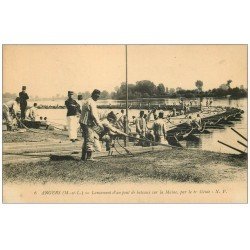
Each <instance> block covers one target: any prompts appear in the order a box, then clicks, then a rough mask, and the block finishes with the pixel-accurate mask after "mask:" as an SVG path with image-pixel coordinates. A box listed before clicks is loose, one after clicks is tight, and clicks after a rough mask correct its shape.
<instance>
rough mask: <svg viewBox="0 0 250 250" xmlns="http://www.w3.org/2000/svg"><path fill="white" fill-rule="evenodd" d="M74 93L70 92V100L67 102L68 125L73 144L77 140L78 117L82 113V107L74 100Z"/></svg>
mask: <svg viewBox="0 0 250 250" xmlns="http://www.w3.org/2000/svg"><path fill="white" fill-rule="evenodd" d="M73 95H74V92H73V91H68V99H67V100H66V101H65V106H66V108H67V110H68V111H67V123H68V131H69V139H70V140H71V141H72V142H75V141H76V140H77V129H78V125H79V124H78V118H77V115H78V114H79V113H80V105H79V104H78V103H77V101H76V100H74V99H73Z"/></svg>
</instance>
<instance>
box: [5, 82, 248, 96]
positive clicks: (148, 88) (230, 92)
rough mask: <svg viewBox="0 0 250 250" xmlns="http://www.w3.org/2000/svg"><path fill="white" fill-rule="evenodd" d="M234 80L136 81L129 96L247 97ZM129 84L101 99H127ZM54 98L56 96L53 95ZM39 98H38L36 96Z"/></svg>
mask: <svg viewBox="0 0 250 250" xmlns="http://www.w3.org/2000/svg"><path fill="white" fill-rule="evenodd" d="M232 82H233V81H232V80H227V82H226V83H222V84H221V85H220V86H219V87H218V88H213V89H210V90H207V91H203V86H204V84H203V81H201V80H197V81H196V82H195V83H194V87H195V88H194V89H191V90H190V89H182V88H181V87H177V88H168V87H165V85H164V84H163V83H159V84H155V83H153V82H151V81H149V80H142V81H137V82H136V83H129V84H128V96H129V99H130V100H134V99H140V98H180V97H185V98H198V97H218V98H222V97H226V96H230V97H231V98H242V97H247V89H245V88H244V87H243V85H241V86H240V87H234V88H232V87H231V83H232ZM126 93H127V86H126V83H124V82H123V83H121V85H120V87H116V88H115V91H113V92H108V91H107V90H102V91H101V96H100V99H103V100H105V99H114V100H124V99H126ZM78 95H82V97H83V99H87V98H89V97H90V95H91V93H90V92H89V91H85V92H79V93H78ZM3 97H4V98H14V97H16V94H11V93H4V94H3ZM53 98H54V97H53ZM65 98H67V97H66V96H65V97H64V98H63V97H60V96H59V94H57V96H56V97H55V99H65ZM36 99H37V98H36Z"/></svg>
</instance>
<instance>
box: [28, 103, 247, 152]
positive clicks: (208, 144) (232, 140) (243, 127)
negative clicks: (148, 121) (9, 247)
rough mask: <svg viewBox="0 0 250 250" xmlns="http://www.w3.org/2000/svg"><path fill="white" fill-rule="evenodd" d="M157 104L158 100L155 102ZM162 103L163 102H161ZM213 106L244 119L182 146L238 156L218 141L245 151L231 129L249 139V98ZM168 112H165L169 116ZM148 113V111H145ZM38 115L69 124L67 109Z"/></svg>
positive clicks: (131, 112) (60, 124)
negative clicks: (228, 109) (232, 109)
mask: <svg viewBox="0 0 250 250" xmlns="http://www.w3.org/2000/svg"><path fill="white" fill-rule="evenodd" d="M117 102H120V101H115V100H105V101H103V100H102V101H100V102H99V103H100V104H109V103H111V104H113V103H117ZM154 102H156V100H154ZM178 102H179V99H166V100H164V103H165V104H173V103H178ZM151 103H152V102H151ZM161 103H162V100H161ZM205 103H206V98H205V99H204V100H203V104H205ZM38 104H43V105H57V104H58V105H63V104H64V100H59V101H40V102H38ZM29 105H32V103H29ZM212 105H213V106H223V107H237V108H240V109H242V110H244V114H243V115H242V116H243V118H242V119H241V121H238V122H234V124H233V125H230V126H228V125H227V126H225V129H223V130H220V129H218V130H215V129H213V130H212V129H211V130H210V131H211V133H210V134H201V135H198V136H197V140H195V141H181V144H182V145H183V146H184V147H188V148H198V149H202V150H208V151H215V152H222V153H233V154H234V153H236V154H238V153H237V152H236V151H235V150H232V149H230V148H228V147H226V146H224V145H222V144H220V143H218V140H220V141H222V142H225V143H227V144H229V145H231V146H233V147H235V148H238V149H240V150H242V151H245V147H244V146H242V145H241V144H239V143H238V142H237V141H241V142H243V143H244V144H246V142H245V141H244V139H242V138H241V137H239V136H238V135H237V134H236V133H235V132H233V131H232V130H231V127H233V128H234V129H236V130H237V131H238V132H240V133H241V134H242V135H244V136H245V137H247V98H242V99H238V100H231V99H229V98H225V99H213V104H212ZM109 111H110V110H105V109H100V114H101V115H103V114H105V113H107V112H109ZM113 111H114V112H115V113H119V111H120V110H113ZM167 112H168V111H166V112H165V114H167ZM145 113H147V111H145ZM38 114H39V115H40V116H43V117H44V116H46V117H47V118H48V121H51V122H53V123H57V126H58V127H60V128H61V127H63V126H65V125H66V124H67V122H66V109H39V110H38ZM138 114H139V110H135V109H132V110H129V119H130V120H131V119H132V116H136V117H137V116H138Z"/></svg>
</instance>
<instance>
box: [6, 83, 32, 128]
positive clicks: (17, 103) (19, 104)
mask: <svg viewBox="0 0 250 250" xmlns="http://www.w3.org/2000/svg"><path fill="white" fill-rule="evenodd" d="M28 99H29V96H28V94H27V93H26V86H22V91H21V92H20V93H19V97H16V99H15V100H10V101H8V102H6V103H4V104H3V118H4V119H5V120H6V123H7V124H6V125H7V130H9V131H10V130H12V127H13V119H14V118H16V119H18V118H20V119H21V120H24V119H25V112H26V108H27V100H28ZM19 110H20V111H21V114H20V117H18V111H19ZM18 120H19V119H18Z"/></svg>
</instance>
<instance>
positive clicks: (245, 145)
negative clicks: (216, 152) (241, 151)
mask: <svg viewBox="0 0 250 250" xmlns="http://www.w3.org/2000/svg"><path fill="white" fill-rule="evenodd" d="M237 142H238V143H239V144H241V145H242V146H244V147H246V148H247V145H246V144H244V143H243V142H241V141H237Z"/></svg>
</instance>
